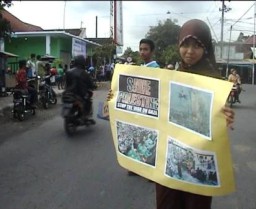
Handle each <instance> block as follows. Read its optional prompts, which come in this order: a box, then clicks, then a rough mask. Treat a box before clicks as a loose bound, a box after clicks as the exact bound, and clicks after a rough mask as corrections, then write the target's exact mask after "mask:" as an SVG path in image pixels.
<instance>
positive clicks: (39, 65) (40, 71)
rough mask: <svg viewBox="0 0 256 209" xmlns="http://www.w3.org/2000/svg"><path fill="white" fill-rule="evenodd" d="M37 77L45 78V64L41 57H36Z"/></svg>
mask: <svg viewBox="0 0 256 209" xmlns="http://www.w3.org/2000/svg"><path fill="white" fill-rule="evenodd" d="M35 71H36V75H39V76H40V77H43V76H44V62H43V61H42V59H41V55H37V56H36V66H35Z"/></svg>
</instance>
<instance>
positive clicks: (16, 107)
mask: <svg viewBox="0 0 256 209" xmlns="http://www.w3.org/2000/svg"><path fill="white" fill-rule="evenodd" d="M12 113H13V118H18V120H19V121H23V120H24V119H25V115H26V114H31V115H35V114H36V111H35V107H33V106H31V104H30V101H29V94H28V92H27V91H26V90H24V89H14V90H13V109H12Z"/></svg>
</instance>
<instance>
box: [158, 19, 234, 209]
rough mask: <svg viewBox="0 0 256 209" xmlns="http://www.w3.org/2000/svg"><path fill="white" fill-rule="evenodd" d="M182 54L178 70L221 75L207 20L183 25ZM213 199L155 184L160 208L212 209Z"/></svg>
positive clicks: (229, 116) (229, 123)
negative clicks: (217, 66) (218, 70)
mask: <svg viewBox="0 0 256 209" xmlns="http://www.w3.org/2000/svg"><path fill="white" fill-rule="evenodd" d="M179 53H180V57H181V65H180V66H179V69H178V70H179V71H183V72H188V73H193V74H199V75H203V76H209V77H214V78H219V74H218V72H217V70H216V61H215V56H214V48H213V45H212V37H211V32H210V29H209V27H208V25H207V24H206V23H205V22H203V21H201V20H197V19H192V20H189V21H187V22H186V23H185V24H184V25H183V26H182V27H181V29H180V35H179ZM222 111H223V113H224V115H225V117H226V121H227V127H230V128H231V129H232V123H233V122H234V112H233V110H231V109H230V108H228V107H223V109H222ZM211 202H212V197H211V196H203V195H198V194H192V193H189V192H185V191H181V190H175V189H171V188H168V187H165V186H163V185H160V184H158V183H156V204H157V209H173V208H174V209H197V208H203V209H211Z"/></svg>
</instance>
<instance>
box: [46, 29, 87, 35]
mask: <svg viewBox="0 0 256 209" xmlns="http://www.w3.org/2000/svg"><path fill="white" fill-rule="evenodd" d="M44 31H65V32H66V33H70V34H71V35H74V36H80V34H81V32H82V29H81V28H71V29H50V30H44Z"/></svg>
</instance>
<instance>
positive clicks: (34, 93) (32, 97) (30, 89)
mask: <svg viewBox="0 0 256 209" xmlns="http://www.w3.org/2000/svg"><path fill="white" fill-rule="evenodd" d="M28 93H29V95H30V103H31V104H34V103H36V102H37V90H36V89H35V88H34V87H32V86H28Z"/></svg>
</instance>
